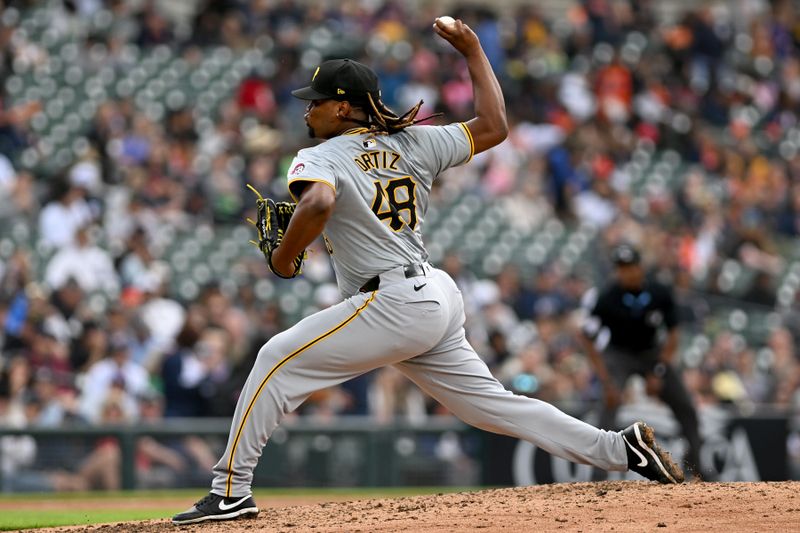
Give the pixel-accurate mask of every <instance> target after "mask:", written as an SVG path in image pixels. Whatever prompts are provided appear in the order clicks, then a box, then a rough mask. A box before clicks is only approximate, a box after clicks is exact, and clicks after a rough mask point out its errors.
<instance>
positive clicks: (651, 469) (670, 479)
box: [622, 422, 683, 484]
mask: <svg viewBox="0 0 800 533" xmlns="http://www.w3.org/2000/svg"><path fill="white" fill-rule="evenodd" d="M622 439H623V440H624V441H625V445H626V447H625V449H626V451H627V452H628V470H633V471H634V472H636V473H637V474H639V475H640V476H644V477H646V478H647V479H650V480H652V481H658V482H659V483H664V484H670V483H675V484H677V483H683V471H682V470H681V469H680V467H678V465H676V464H675V462H674V461H673V460H672V457H670V455H669V453H668V452H665V451H664V450H662V449H661V447H660V446H659V445H658V443H657V442H656V437H655V434H654V433H653V428H651V427H650V426H648V425H647V424H645V423H644V422H636V423H635V424H633V425H632V426H630V427H629V428H627V429H625V430H623V431H622Z"/></svg>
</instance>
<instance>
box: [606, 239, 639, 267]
mask: <svg viewBox="0 0 800 533" xmlns="http://www.w3.org/2000/svg"><path fill="white" fill-rule="evenodd" d="M641 259H642V258H641V255H639V250H637V249H636V248H634V247H633V246H631V245H630V244H620V245H617V246H615V247H614V249H613V250H612V251H611V261H612V262H613V263H614V264H615V265H618V266H619V265H636V264H638V263H639V261H640V260H641Z"/></svg>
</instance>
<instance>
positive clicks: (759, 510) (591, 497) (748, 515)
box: [39, 481, 800, 533]
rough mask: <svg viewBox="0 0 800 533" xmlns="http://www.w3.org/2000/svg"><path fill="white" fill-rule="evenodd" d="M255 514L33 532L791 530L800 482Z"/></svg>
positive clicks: (631, 487)
mask: <svg viewBox="0 0 800 533" xmlns="http://www.w3.org/2000/svg"><path fill="white" fill-rule="evenodd" d="M284 503H285V501H284ZM143 504H144V503H143ZM261 507H262V511H261V513H260V514H259V515H258V518H255V519H245V520H238V521H233V522H220V523H214V524H209V523H206V524H204V525H203V526H202V527H196V526H184V527H177V526H173V525H172V524H170V523H169V522H168V521H167V520H155V521H146V522H128V523H117V524H107V525H100V526H93V527H89V528H86V527H72V528H63V527H62V528H51V529H46V530H39V531H50V532H56V531H59V532H62V531H63V532H67V531H69V532H74V531H97V532H103V533H110V532H112V531H114V532H117V531H125V532H133V531H137V532H140V531H141V532H178V531H191V530H196V531H201V530H202V531H203V532H204V533H206V532H214V533H229V532H238V531H282V532H287V533H288V532H313V533H320V532H326V533H327V532H330V533H333V532H340V531H348V532H359V531H360V532H365V533H366V532H369V533H375V532H390V531H425V532H446V531H447V532H450V531H459V532H460V531H481V532H495V531H503V532H509V531H585V532H588V531H599V530H603V531H636V532H639V531H661V530H662V529H661V528H665V529H663V530H664V531H681V532H684V531H703V532H709V531H724V532H728V533H729V532H733V531H798V530H800V482H775V483H688V484H684V485H679V486H663V485H657V484H654V483H648V482H644V481H641V482H640V481H609V482H597V483H569V484H555V485H541V486H535V487H523V488H510V489H495V490H485V491H479V492H459V493H453V494H439V495H431V496H414V497H405V498H383V499H371V500H370V499H362V500H352V501H344V502H342V501H340V502H327V503H316V504H304V505H287V506H280V507H272V506H270V505H269V502H261Z"/></svg>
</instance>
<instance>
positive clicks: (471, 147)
mask: <svg viewBox="0 0 800 533" xmlns="http://www.w3.org/2000/svg"><path fill="white" fill-rule="evenodd" d="M458 125H459V126H461V129H463V130H464V134H465V135H466V136H467V141H469V157H468V158H467V160H466V161H464V163H462V165H463V164H466V163H469V162H470V161H472V156H473V155H475V141H474V140H473V139H472V132H471V131H469V126H467V125H466V123H464V122H459V123H458Z"/></svg>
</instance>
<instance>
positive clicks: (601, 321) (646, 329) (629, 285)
mask: <svg viewBox="0 0 800 533" xmlns="http://www.w3.org/2000/svg"><path fill="white" fill-rule="evenodd" d="M612 261H613V263H614V265H615V271H616V277H615V279H613V280H612V281H611V282H610V283H609V284H608V285H607V286H606V287H604V288H603V289H602V290H601V291H599V294H598V293H596V292H595V291H594V290H593V291H590V292H589V293H587V297H586V299H585V301H584V304H585V306H586V308H587V309H588V310H589V311H590V313H589V317H588V318H587V320H586V322H585V324H584V327H583V339H582V340H583V345H584V347H585V349H586V352H587V354H588V356H589V360H590V361H591V363H592V366H593V367H594V370H595V372H596V374H597V376H598V378H599V379H600V382H601V383H602V385H603V392H604V395H603V408H602V411H601V414H600V421H599V423H598V424H597V425H598V427H600V428H604V429H614V427H615V422H616V416H617V409H618V407H619V405H620V403H621V391H622V389H623V388H624V386H625V383H626V382H627V380H628V378H629V377H631V376H632V375H634V374H636V375H639V376H642V377H643V378H645V381H646V384H647V386H646V390H647V392H648V394H651V395H654V396H658V398H660V399H661V400H662V401H663V402H664V403H666V404H667V405H668V406H669V407H670V408H671V409H672V412H673V413H674V414H675V418H676V419H677V420H678V422H679V423H680V425H681V427H682V429H683V434H684V436H685V437H686V440H687V441H688V444H689V448H688V451H687V454H686V457H685V461H684V462H685V464H686V467H687V468H689V469H690V470H691V471H692V472H694V473H695V474H696V475H698V476H699V448H700V433H699V430H698V423H697V412H696V411H695V408H694V406H693V405H692V402H691V399H690V397H689V394H688V392H687V391H686V388H685V387H684V385H683V382H682V381H681V377H680V374H679V373H678V372H677V371H676V370H675V369H674V368H673V359H674V356H675V352H676V348H677V346H678V316H677V313H676V305H675V301H674V298H673V295H672V290H671V289H670V288H669V287H667V286H665V285H662V284H661V283H658V282H655V281H651V280H648V279H646V278H645V272H644V268H643V267H642V265H641V258H640V255H639V252H638V250H637V249H636V248H634V247H632V246H630V245H628V244H621V245H619V246H617V247H616V248H615V249H614V250H613V252H612ZM603 345H605V348H604V349H602V352H603V353H602V355H601V353H600V351H599V348H598V346H603Z"/></svg>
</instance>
